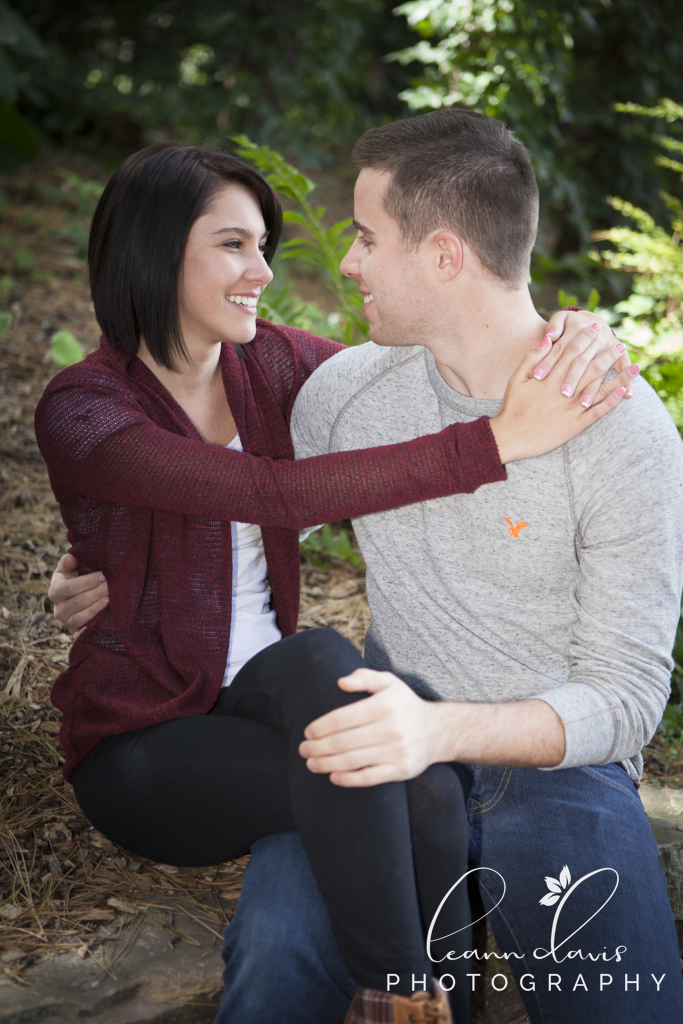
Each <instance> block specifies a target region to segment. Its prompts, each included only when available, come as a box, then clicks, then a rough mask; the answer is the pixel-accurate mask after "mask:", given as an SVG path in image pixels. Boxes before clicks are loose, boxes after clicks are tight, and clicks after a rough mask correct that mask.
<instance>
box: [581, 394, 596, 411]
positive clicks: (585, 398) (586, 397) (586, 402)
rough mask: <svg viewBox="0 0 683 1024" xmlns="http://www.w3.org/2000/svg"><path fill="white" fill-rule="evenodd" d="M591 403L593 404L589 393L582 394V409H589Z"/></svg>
mask: <svg viewBox="0 0 683 1024" xmlns="http://www.w3.org/2000/svg"><path fill="white" fill-rule="evenodd" d="M592 404H593V399H592V398H591V396H590V395H584V396H583V398H582V399H581V405H582V406H583V407H584V409H590V407H591V405H592Z"/></svg>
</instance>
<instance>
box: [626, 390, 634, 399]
mask: <svg viewBox="0 0 683 1024" xmlns="http://www.w3.org/2000/svg"><path fill="white" fill-rule="evenodd" d="M624 398H633V391H632V390H631V388H626V394H625V395H624Z"/></svg>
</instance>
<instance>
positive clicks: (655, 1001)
mask: <svg viewBox="0 0 683 1024" xmlns="http://www.w3.org/2000/svg"><path fill="white" fill-rule="evenodd" d="M354 156H355V157H356V160H357V162H358V164H359V165H360V168H361V171H360V176H359V178H358V182H357V185H356V192H355V221H356V227H357V229H358V238H357V240H356V241H355V242H354V244H353V246H352V247H351V250H350V251H349V253H348V255H347V256H346V257H345V259H344V262H343V264H342V269H343V271H344V272H345V273H346V274H348V275H349V276H351V277H353V278H355V280H356V281H357V282H358V284H359V287H360V289H361V292H362V293H363V295H364V298H365V302H366V306H365V309H366V312H367V315H368V319H369V320H370V324H371V332H370V336H371V338H372V341H373V342H374V343H375V344H369V345H366V346H362V347H361V348H358V349H353V350H349V351H347V352H343V353H341V354H340V355H338V356H335V357H334V358H333V359H331V360H329V361H328V362H327V363H325V364H324V365H323V366H322V367H320V368H319V369H318V370H317V371H316V373H315V374H314V375H313V377H312V378H311V379H310V380H309V381H308V382H307V383H306V385H305V386H304V388H303V389H302V391H301V393H300V394H299V396H298V398H297V402H296V406H295V410H294V415H293V419H292V436H293V438H294V441H295V448H296V453H297V456H298V457H300V458H303V457H307V456H311V455H318V454H322V453H324V452H328V451H339V450H346V449H350V448H357V447H362V446H370V445H378V444H387V443H391V442H394V441H399V440H404V439H407V438H410V437H414V436H417V435H418V434H420V433H421V432H424V431H425V430H428V431H431V430H438V429H441V428H442V427H443V426H445V425H446V424H448V423H451V422H454V421H456V420H472V419H476V418H477V417H479V416H481V415H494V414H495V412H496V409H497V406H498V400H499V399H500V398H501V396H502V394H503V392H504V390H505V385H506V382H507V380H508V377H509V376H510V374H511V373H512V372H513V370H514V369H515V367H516V366H517V364H518V362H519V360H520V358H521V356H522V355H523V353H524V351H526V348H527V347H528V339H529V337H530V334H531V333H532V332H533V331H536V332H537V334H538V337H539V340H540V339H541V337H542V336H543V332H544V322H543V321H542V320H541V318H540V317H539V316H538V314H537V313H536V311H535V310H534V307H533V304H532V302H531V298H530V296H529V292H528V288H527V281H528V268H529V258H530V254H531V248H532V246H533V242H534V238H535V234H536V223H537V190H536V183H535V179H534V175H533V171H532V168H531V165H530V162H529V159H528V156H527V154H526V152H525V151H524V149H523V148H522V147H521V146H520V145H519V143H517V142H516V140H515V139H514V137H512V136H511V135H510V133H508V132H507V131H506V130H505V128H504V127H503V126H502V125H501V124H500V123H499V122H497V121H494V120H492V119H490V118H485V117H483V116H480V115H477V114H474V113H470V112H466V111H456V110H450V111H442V112H438V113H433V114H427V115H424V116H422V117H416V118H413V119H411V120H407V121H401V122H398V123H397V124H393V125H388V126H386V127H383V128H379V129H375V130H373V131H370V132H369V133H367V135H366V136H364V137H363V139H361V140H360V142H359V143H358V144H357V146H356V149H355V152H354ZM396 409H400V410H401V415H400V416H397V415H396V414H395V410H396ZM682 488H683V459H682V457H681V442H680V439H679V437H678V435H677V432H676V430H675V427H674V425H673V423H672V422H671V420H670V419H669V417H668V414H667V413H666V411H665V410H664V408H663V406H662V404H661V402H660V401H659V399H658V398H657V397H656V395H655V394H654V393H653V392H652V390H651V389H650V388H649V387H648V385H647V384H645V383H643V382H640V381H639V382H637V383H636V386H635V388H634V401H633V402H632V403H629V404H628V405H627V406H624V405H622V406H620V407H619V408H618V409H617V410H616V411H615V412H614V414H613V415H611V416H609V417H606V418H605V419H603V420H602V421H600V423H598V424H596V425H595V426H593V427H591V428H590V429H589V430H588V431H586V432H585V433H584V434H582V435H581V436H580V437H578V438H577V439H576V440H575V441H573V442H571V443H570V444H569V445H567V446H566V447H565V448H564V449H562V450H559V451H556V452H553V453H551V454H550V455H546V456H544V457H542V458H538V459H532V460H528V461H526V462H521V463H516V464H512V465H510V466H508V479H507V480H506V481H505V482H502V483H499V484H494V485H492V486H491V487H488V488H482V489H480V490H479V491H477V492H475V493H474V494H472V495H456V496H453V497H449V498H443V499H439V500H437V501H430V502H426V503H423V504H422V505H414V506H407V507H405V508H401V509H396V510H394V511H391V512H385V513H379V514H377V515H372V516H367V517H363V518H361V519H359V520H357V521H355V522H354V528H355V531H356V536H357V538H358V541H359V544H360V546H361V550H362V552H363V555H364V557H365V560H366V562H367V568H368V572H367V581H368V598H369V601H370V605H371V610H372V625H371V627H370V630H369V633H368V636H367V639H366V651H365V654H366V660H367V662H368V664H369V665H370V666H372V669H374V670H379V671H371V670H361V671H359V672H356V673H354V676H352V677H350V678H349V679H348V680H346V681H342V683H341V684H340V685H342V686H343V687H344V688H345V689H354V690H359V691H366V692H368V693H370V694H372V696H370V697H369V698H367V699H366V700H362V701H359V702H358V703H355V704H353V705H351V706H349V707H347V708H345V709H342V710H339V711H336V712H333V713H332V714H330V715H328V716H326V717H325V718H323V719H320V720H319V721H318V722H314V723H312V725H311V726H310V727H309V729H308V730H307V739H306V741H305V742H304V743H303V744H302V747H301V753H302V755H303V756H306V757H307V758H308V764H309V767H310V768H311V770H316V771H321V772H330V773H331V780H332V782H333V783H336V784H338V785H346V786H357V785H374V784H376V783H378V782H385V781H388V780H392V779H405V778H410V777H412V776H414V775H416V774H418V773H419V772H421V771H423V770H424V768H425V767H426V766H427V765H428V764H430V763H433V762H435V761H446V762H456V763H457V771H458V775H459V777H460V779H461V782H462V784H463V789H464V791H465V795H466V796H467V797H468V798H469V801H468V810H469V814H470V822H471V831H470V857H471V865H472V867H473V868H481V869H486V870H481V871H479V873H478V876H477V878H478V881H479V886H480V891H481V895H482V899H483V902H484V906H485V908H486V910H487V911H490V912H491V913H490V921H491V925H492V927H493V930H494V933H495V935H496V938H497V940H498V944H499V946H500V948H501V950H502V951H503V952H507V953H509V954H511V956H510V960H509V964H510V967H511V968H512V971H513V973H514V974H515V976H516V978H517V980H518V983H519V986H520V989H521V991H522V995H523V998H524V1000H525V1003H526V1006H527V1009H528V1012H529V1014H530V1017H531V1020H532V1022H540V1021H544V1022H549V1021H552V1022H576V1021H577V1020H579V1019H581V1020H582V1021H584V1022H586V1024H587V1022H595V1024H598V1022H600V1024H609V1022H615V1024H616V1022H619V1024H622V1022H625V1021H628V1022H629V1024H635V1022H643V1024H645V1022H652V1021H655V1020H658V1021H665V1020H666V1021H674V1020H681V1019H683V991H682V986H681V972H680V963H679V958H678V950H677V944H676V934H675V928H674V922H673V915H672V914H671V910H670V908H669V906H668V902H667V898H666V889H665V885H664V880H663V877H662V874H661V871H660V869H659V864H658V857H657V849H656V845H655V843H654V840H653V838H652V834H651V832H650V830H649V827H648V825H647V821H646V818H645V814H644V811H643V808H642V804H641V802H640V800H639V798H638V795H637V792H636V789H635V787H634V785H633V781H631V780H632V779H633V780H637V778H638V776H639V774H640V771H641V770H642V759H641V757H640V751H641V749H642V747H643V746H644V745H645V744H646V743H647V742H648V741H649V740H650V738H651V736H652V734H653V733H654V730H655V728H656V725H657V722H658V721H659V718H660V717H661V713H662V710H663V708H664V705H665V702H666V699H667V696H668V692H669V674H670V670H671V664H672V663H671V660H670V650H671V646H672V642H673V637H674V633H675V628H676V623H677V621H678V615H679V608H680V603H679V601H680V590H681V581H682V576H681V573H682V565H683V551H682V539H683V531H682V527H683V517H682V506H681V497H682V494H681V492H682ZM406 683H408V684H409V685H406ZM417 694H420V695H421V696H422V697H432V698H433V697H434V696H435V695H436V696H438V697H440V698H441V701H440V702H434V701H433V700H432V701H426V700H423V699H421V697H420V696H418V695H417ZM475 766H490V767H475ZM538 769H552V770H550V771H548V770H538ZM565 866H566V867H565ZM496 872H497V874H496ZM593 872H594V873H595V874H591V873H593ZM587 876H589V877H587ZM545 879H547V882H546V880H545ZM503 880H504V883H505V887H506V892H505V896H504V899H502V897H503ZM456 881H457V879H455V878H454V879H453V882H454V883H455V882H456ZM577 883H579V884H578V885H577ZM573 887H575V888H574V889H573V891H571V892H570V890H572V888H573ZM613 890H614V891H613ZM443 895H444V896H445V895H446V894H445V893H444V894H443ZM501 899H502V902H501V903H500V905H499V906H498V909H496V910H493V908H494V906H495V905H496V904H498V901H499V900H501ZM553 904H556V906H553ZM601 906H602V909H601ZM297 907H298V908H299V910H297ZM560 907H561V909H560V910H559V914H558V908H560ZM240 913H242V914H244V917H243V918H241V919H240ZM556 915H557V922H556V927H555V929H554V933H553V921H554V919H555V917H556ZM591 916H592V917H593V919H592V920H590V918H591ZM247 922H248V923H247ZM278 922H279V923H280V925H281V926H282V930H281V928H280V927H279V926H278ZM285 928H286V937H285V935H283V930H284V929H285ZM305 929H308V933H306V931H305ZM274 932H275V933H276V934H277V935H278V936H280V937H281V938H282V940H283V942H284V943H285V944H284V945H283V949H282V953H281V955H280V956H279V958H278V959H275V956H274V954H275V950H276V947H275V944H274V943H273V944H272V945H271V937H272V936H273V933H274ZM572 933H574V934H573V935H572ZM434 934H435V935H439V934H440V933H439V931H438V922H437V925H436V928H435V932H434ZM265 948H267V949H268V950H269V951H270V954H267V953H266V952H265ZM226 954H227V969H226V981H227V988H226V996H225V1000H224V1004H223V1008H222V1014H219V1020H220V1021H221V1022H223V1021H232V1020H238V1019H239V1020H241V1021H243V1020H249V1021H251V1020H252V1017H251V1016H249V1015H248V1014H247V1015H246V1016H245V1015H244V1013H243V1010H244V1009H245V1008H246V1006H248V1004H249V995H248V991H249V985H250V981H251V986H252V988H253V986H255V985H257V984H258V985H259V986H260V987H261V990H262V992H263V989H264V987H265V989H266V991H268V990H270V994H271V995H273V996H275V994H276V993H278V992H279V993H280V998H279V999H277V1000H276V999H275V998H273V1000H272V1005H273V1006H278V1007H279V1010H280V1013H281V1014H282V1011H283V1002H282V998H281V993H282V991H283V989H286V988H287V987H288V988H289V989H292V990H293V989H296V988H297V986H298V990H299V992H301V990H302V986H303V990H304V991H305V992H310V999H311V1004H310V1005H311V1007H313V1006H314V1005H315V1009H312V1010H311V1014H310V1017H305V1018H304V1017H299V1016H297V1017H294V1016H291V1017H288V1016H286V1015H282V1016H281V1017H280V1019H282V1020H288V1021H289V1020H292V1021H293V1020H296V1021H297V1022H298V1021H299V1020H301V1021H303V1020H304V1019H306V1020H310V1021H314V1020H320V1021H323V1020H324V1021H330V1022H332V1021H335V1020H340V1021H341V1020H342V1019H343V1009H344V1005H345V1002H348V995H349V994H350V993H351V992H352V986H351V985H350V980H348V978H347V975H346V973H345V972H344V971H343V969H342V968H341V967H340V965H339V964H338V963H335V960H334V950H333V948H332V944H331V942H330V937H329V930H328V929H327V927H326V925H325V916H324V910H323V909H322V907H321V906H320V903H319V902H318V900H317V899H316V892H315V884H314V882H313V880H312V876H311V875H310V873H309V872H308V870H307V868H306V865H305V859H304V856H303V853H302V852H301V849H300V847H299V845H298V840H297V839H296V838H295V837H293V836H274V837H270V838H269V839H267V840H264V841H263V842H262V844H259V850H258V851H256V854H255V856H254V858H253V864H252V865H251V866H250V869H249V872H248V879H247V880H246V882H245V891H244V896H243V902H242V903H240V909H239V910H238V915H237V918H236V926H235V924H233V925H232V926H231V928H229V929H228V930H227V933H226ZM266 957H267V959H266ZM250 963H251V970H250V967H249V965H250ZM436 966H437V967H438V972H439V973H442V974H445V975H447V974H448V962H446V963H441V964H439V965H436ZM471 971H472V975H473V978H472V982H473V985H475V984H476V983H477V980H479V979H478V977H477V971H478V968H477V966H476V960H472V964H471ZM268 972H273V973H274V975H275V976H274V977H273V978H272V984H271V985H269V984H268V981H267V977H268ZM481 973H482V972H481V968H479V974H481ZM330 974H331V975H332V976H331V977H327V979H326V975H328V976H329V975H330ZM345 979H347V980H346V981H345ZM500 984H501V983H500V982H498V985H500ZM261 998H262V1006H266V1005H267V999H266V997H263V995H262V997H261ZM325 1000H326V1002H325ZM325 1007H327V1010H325ZM316 1014H317V1016H316ZM253 1019H254V1020H255V1019H257V1018H256V1017H255V1016H254V1017H253ZM261 1019H262V1020H269V1019H270V1018H269V1017H267V1016H262V1017H261ZM273 1019H275V1018H273Z"/></svg>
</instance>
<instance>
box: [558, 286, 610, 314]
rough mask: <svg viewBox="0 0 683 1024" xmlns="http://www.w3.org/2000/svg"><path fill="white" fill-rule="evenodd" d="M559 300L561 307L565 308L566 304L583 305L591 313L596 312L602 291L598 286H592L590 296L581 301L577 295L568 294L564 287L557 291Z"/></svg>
mask: <svg viewBox="0 0 683 1024" xmlns="http://www.w3.org/2000/svg"><path fill="white" fill-rule="evenodd" d="M557 302H558V305H559V306H560V308H561V309H564V308H565V307H566V306H581V307H582V308H583V309H587V310H588V312H589V313H594V312H595V310H596V309H597V308H598V303H599V302H600V292H599V291H598V290H597V288H591V290H590V292H589V293H588V298H587V299H585V300H584V301H583V302H581V300H580V299H579V298H578V297H577V296H576V295H568V294H567V292H566V291H565V290H564V288H560V290H559V291H558V293H557Z"/></svg>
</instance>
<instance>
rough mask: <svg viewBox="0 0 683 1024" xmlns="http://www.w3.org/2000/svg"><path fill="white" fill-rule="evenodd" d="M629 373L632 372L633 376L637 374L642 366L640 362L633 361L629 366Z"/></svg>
mask: <svg viewBox="0 0 683 1024" xmlns="http://www.w3.org/2000/svg"><path fill="white" fill-rule="evenodd" d="M628 373H630V374H631V376H632V377H635V376H637V375H638V374H639V373H640V367H639V366H638V363H631V365H630V366H629V368H628Z"/></svg>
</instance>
